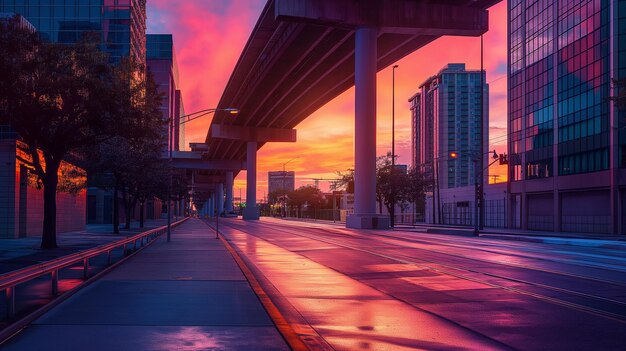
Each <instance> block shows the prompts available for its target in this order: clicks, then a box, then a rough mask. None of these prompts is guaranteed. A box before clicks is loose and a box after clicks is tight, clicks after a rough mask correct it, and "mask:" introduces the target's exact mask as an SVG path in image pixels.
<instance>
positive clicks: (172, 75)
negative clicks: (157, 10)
mask: <svg viewBox="0 0 626 351" xmlns="http://www.w3.org/2000/svg"><path fill="white" fill-rule="evenodd" d="M146 57H147V61H146V62H147V66H148V70H149V71H150V72H151V73H152V75H153V77H154V80H155V82H156V84H157V86H158V89H159V92H161V93H162V94H163V96H164V99H163V102H162V104H161V113H162V114H163V118H164V119H166V120H169V119H170V118H171V119H172V120H173V121H174V123H173V125H172V127H173V131H172V134H171V135H170V133H169V127H165V130H164V131H163V134H164V135H165V136H169V137H168V147H171V148H172V150H184V147H185V145H184V139H185V138H184V134H185V129H184V124H183V125H181V124H180V122H181V120H180V117H181V116H183V115H184V114H185V111H184V105H183V100H182V95H181V93H180V85H179V80H178V63H177V62H176V54H175V50H174V44H173V39H172V35H171V34H148V35H147V37H146ZM168 150H169V149H168Z"/></svg>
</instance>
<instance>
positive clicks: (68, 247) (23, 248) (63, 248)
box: [0, 219, 167, 274]
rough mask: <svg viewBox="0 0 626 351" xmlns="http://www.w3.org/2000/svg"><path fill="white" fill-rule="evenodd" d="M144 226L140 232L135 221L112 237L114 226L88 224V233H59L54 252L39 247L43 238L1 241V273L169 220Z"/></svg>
mask: <svg viewBox="0 0 626 351" xmlns="http://www.w3.org/2000/svg"><path fill="white" fill-rule="evenodd" d="M144 224H145V225H144V228H141V229H140V228H139V222H132V223H131V229H130V230H125V229H122V227H123V224H122V227H120V233H119V234H113V232H112V228H113V226H112V225H111V224H88V225H87V226H86V228H85V230H83V231H80V232H69V233H61V234H57V244H58V246H59V247H58V248H56V249H51V250H42V249H40V248H39V246H40V245H41V236H28V237H25V238H19V239H1V240H0V274H3V273H6V272H10V271H13V270H16V269H20V268H24V267H27V266H32V265H34V264H38V263H41V262H45V261H49V260H52V259H55V258H58V257H61V256H64V255H69V254H71V253H74V252H77V251H81V250H86V249H89V248H92V247H94V246H98V245H102V244H106V243H109V242H112V241H115V240H120V239H123V238H126V237H128V236H131V235H134V234H137V233H140V232H143V231H146V230H149V229H153V228H157V227H160V226H164V225H167V220H162V219H157V220H148V221H146V222H145V223H144Z"/></svg>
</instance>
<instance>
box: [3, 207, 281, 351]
mask: <svg viewBox="0 0 626 351" xmlns="http://www.w3.org/2000/svg"><path fill="white" fill-rule="evenodd" d="M2 349H3V350H44V349H45V350H87V349H89V350H289V347H288V346H287V344H286V343H285V341H284V339H283V338H282V337H281V335H280V334H279V332H278V330H277V328H276V326H275V325H274V323H273V322H272V320H271V319H270V317H269V316H268V314H267V312H266V311H265V309H264V308H263V306H262V304H261V302H260V300H259V298H258V297H257V296H256V295H255V293H254V291H253V290H252V288H251V287H250V285H249V284H248V281H247V280H246V278H245V276H244V275H243V274H242V272H241V270H240V269H239V267H238V266H237V263H236V262H235V260H234V258H233V257H232V256H231V254H230V253H229V251H228V250H227V249H226V248H225V246H224V245H223V243H222V241H221V240H216V239H215V237H214V234H213V232H212V230H211V229H210V228H209V227H208V226H207V225H206V224H204V223H203V222H202V221H200V220H197V219H191V220H189V221H187V222H186V223H184V224H183V225H181V226H180V227H178V228H176V230H174V231H173V232H172V242H170V243H166V242H165V238H164V237H161V238H160V239H158V241H157V242H155V243H154V244H153V245H152V246H150V247H148V248H146V249H144V250H143V251H141V252H139V253H138V254H137V255H136V256H135V257H133V258H131V259H130V260H129V261H128V262H126V263H125V264H123V265H122V266H120V267H118V268H117V269H115V270H114V271H112V272H111V273H109V274H107V275H106V276H104V277H103V278H102V279H100V280H98V281H96V282H94V283H93V284H91V285H90V286H88V287H86V288H85V289H83V290H81V291H80V292H78V293H77V294H76V295H74V296H72V297H71V298H69V299H68V300H66V301H64V302H62V303H61V304H59V305H58V306H56V307H55V308H53V309H52V310H50V311H49V312H48V313H46V314H45V315H43V316H42V317H40V318H39V319H37V320H36V321H35V322H34V323H33V324H31V325H30V326H29V327H27V328H26V329H24V330H23V331H22V332H21V333H19V334H18V335H16V336H15V337H13V338H12V339H11V340H10V341H9V342H7V344H6V345H2Z"/></svg>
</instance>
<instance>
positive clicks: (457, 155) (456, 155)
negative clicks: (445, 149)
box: [450, 151, 459, 158]
mask: <svg viewBox="0 0 626 351" xmlns="http://www.w3.org/2000/svg"><path fill="white" fill-rule="evenodd" d="M450 157H451V158H457V157H459V154H457V153H456V152H454V151H452V152H451V153H450Z"/></svg>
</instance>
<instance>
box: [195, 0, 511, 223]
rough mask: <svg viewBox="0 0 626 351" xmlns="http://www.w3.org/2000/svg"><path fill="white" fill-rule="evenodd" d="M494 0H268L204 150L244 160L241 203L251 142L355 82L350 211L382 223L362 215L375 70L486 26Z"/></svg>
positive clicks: (369, 192)
mask: <svg viewBox="0 0 626 351" xmlns="http://www.w3.org/2000/svg"><path fill="white" fill-rule="evenodd" d="M499 1H500V0H477V1H473V0H449V1H418V0H371V1H358V0H269V1H268V2H267V4H266V6H265V8H264V9H263V11H262V13H261V16H260V18H259V20H258V22H257V24H256V26H255V28H254V30H253V32H252V34H251V36H250V38H249V40H248V42H247V44H246V46H245V48H244V50H243V52H242V54H241V56H240V58H239V61H238V62H237V65H236V67H235V69H234V71H233V73H232V75H231V78H230V80H229V82H228V84H227V86H226V88H225V90H224V93H223V95H222V98H221V100H220V102H219V105H218V108H230V107H233V108H238V109H239V111H240V113H239V114H238V115H237V116H236V117H235V118H233V117H232V116H231V115H229V114H227V113H224V112H222V113H220V112H218V113H216V114H215V116H214V119H213V122H212V124H211V127H210V129H209V132H208V134H207V138H206V144H207V145H208V151H206V152H205V153H204V155H203V158H204V159H207V160H211V159H231V160H238V161H241V162H244V161H245V163H246V165H247V170H248V172H247V173H248V183H249V185H248V191H247V203H255V202H256V188H255V183H256V155H255V154H256V151H257V150H258V149H259V148H260V147H261V146H263V144H264V143H266V142H276V141H282V142H289V141H295V131H294V130H293V128H294V127H295V126H296V125H298V124H299V123H300V122H302V121H303V120H304V119H305V118H307V117H308V116H309V115H311V114H312V113H313V112H315V111H316V110H317V109H319V108H320V107H322V106H324V105H325V104H326V103H328V102H329V101H331V100H332V99H334V98H335V97H337V96H338V95H339V94H341V93H343V92H344V91H346V90H347V89H349V88H351V87H352V86H354V85H356V101H355V107H356V116H355V141H356V145H355V155H356V156H355V168H356V174H357V177H356V189H355V211H356V213H357V214H358V215H363V216H364V217H363V218H364V219H363V221H362V224H358V226H364V227H368V226H385V225H386V224H385V220H384V219H376V220H371V219H369V218H370V217H371V216H372V215H373V214H374V213H375V200H374V188H375V175H374V172H375V157H376V155H375V145H376V116H375V111H376V72H378V71H380V70H382V69H384V68H385V67H387V66H389V65H391V64H393V63H394V62H396V61H398V60H399V59H401V58H403V57H405V56H406V55H408V54H410V53H412V52H414V51H415V50H417V49H419V48H421V47H422V46H424V45H426V44H428V43H430V42H431V41H433V40H435V39H437V38H439V37H440V36H443V35H463V36H478V35H481V34H483V33H484V32H485V31H486V30H487V28H488V12H487V10H486V8H487V7H490V6H491V5H493V4H495V3H497V2H499ZM253 154H254V155H253ZM214 173H215V174H219V173H222V172H221V171H220V170H216V171H214ZM373 175H374V178H372V176H373ZM248 217H249V218H253V217H254V216H248ZM374 217H376V216H374ZM380 221H382V222H380ZM374 222H378V223H379V224H375V223H374ZM355 225H356V224H355Z"/></svg>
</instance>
